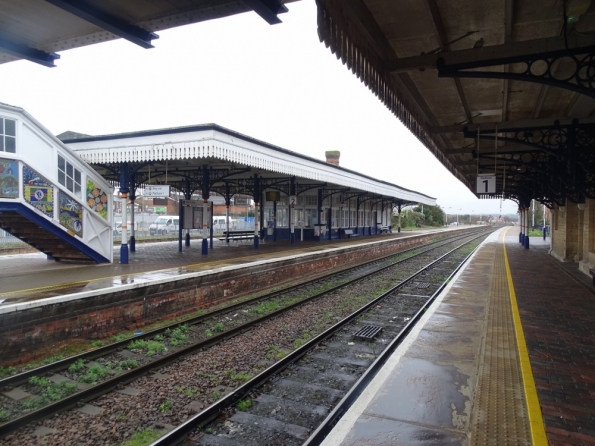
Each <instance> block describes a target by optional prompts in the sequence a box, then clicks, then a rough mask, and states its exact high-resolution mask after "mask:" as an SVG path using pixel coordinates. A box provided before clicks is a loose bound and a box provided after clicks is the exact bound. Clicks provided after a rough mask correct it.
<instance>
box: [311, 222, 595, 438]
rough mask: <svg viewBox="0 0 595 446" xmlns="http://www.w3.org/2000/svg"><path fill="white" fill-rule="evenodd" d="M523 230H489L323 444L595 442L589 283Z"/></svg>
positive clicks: (593, 301) (594, 326) (594, 309)
mask: <svg viewBox="0 0 595 446" xmlns="http://www.w3.org/2000/svg"><path fill="white" fill-rule="evenodd" d="M504 234H506V235H504ZM530 240H531V242H532V246H531V249H529V250H527V249H524V248H523V247H522V246H521V245H520V244H519V243H518V227H511V228H508V229H504V230H502V231H499V232H498V233H497V234H494V235H493V236H492V237H490V239H488V240H487V241H486V242H485V243H484V244H483V245H482V247H481V248H480V249H479V250H478V251H477V253H476V254H475V255H474V257H473V258H472V259H471V261H470V262H469V263H468V264H467V266H466V267H465V269H464V270H462V271H461V272H460V273H459V274H458V277H457V278H456V280H454V281H453V282H451V285H450V286H449V287H448V288H447V289H446V290H445V291H444V292H443V293H442V294H441V295H440V296H439V298H438V299H437V300H436V301H435V302H434V304H433V305H432V307H431V309H429V310H428V311H427V312H426V314H425V315H424V317H423V320H422V321H421V323H420V324H419V325H418V326H417V327H416V328H415V330H414V331H413V332H412V333H411V335H410V336H409V337H408V338H407V340H406V342H405V343H404V344H403V345H401V346H400V348H399V349H398V350H397V351H396V352H395V353H394V355H393V356H392V357H391V359H390V360H389V361H388V362H387V364H386V366H385V367H384V368H383V369H382V371H381V372H379V374H378V375H377V376H376V377H375V379H374V381H373V382H372V384H371V385H370V386H369V387H368V388H367V389H366V390H365V391H364V393H363V394H362V395H361V396H360V398H359V399H358V401H357V403H356V404H355V405H353V406H352V407H351V409H350V410H349V411H348V412H347V413H346V414H345V416H344V417H343V418H342V419H341V420H340V421H339V423H338V424H337V426H336V427H335V429H334V430H333V431H332V432H331V434H330V435H329V436H328V437H327V438H326V440H325V441H324V443H323V445H325V446H331V445H332V446H338V445H343V446H347V445H367V446H373V445H408V446H415V445H429V444H431V445H531V444H533V445H547V444H550V445H558V446H561V445H595V421H594V420H595V402H594V400H595V374H594V373H593V365H594V361H595V323H594V322H595V295H594V294H595V293H594V291H593V288H592V287H591V286H590V285H589V282H590V280H589V278H588V277H587V276H585V275H584V274H582V273H580V272H578V268H577V267H576V264H574V265H572V264H562V263H560V262H558V261H557V260H555V259H553V258H552V257H551V256H550V255H548V249H549V239H548V240H546V241H545V242H544V241H543V240H542V239H540V238H534V237H532V238H531V239H530ZM504 241H505V242H506V254H505V250H504ZM506 258H508V263H509V265H510V270H509V268H508V265H507V260H506ZM509 271H511V274H510V273H509ZM510 282H512V284H513V287H512V292H511V288H509V283H510ZM515 296H516V300H517V302H518V311H517V310H516V307H517V306H516V305H515V304H514V300H515ZM519 314H520V317H519ZM520 326H522V332H521V330H520ZM523 333H524V339H526V342H525V341H524V339H523ZM523 346H526V347H525V348H523ZM527 352H528V355H527ZM548 442H549V443H548Z"/></svg>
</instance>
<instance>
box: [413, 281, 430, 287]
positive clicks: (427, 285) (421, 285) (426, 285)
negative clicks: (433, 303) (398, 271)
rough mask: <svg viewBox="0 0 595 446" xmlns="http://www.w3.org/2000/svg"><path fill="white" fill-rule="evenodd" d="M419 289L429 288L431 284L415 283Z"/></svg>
mask: <svg viewBox="0 0 595 446" xmlns="http://www.w3.org/2000/svg"><path fill="white" fill-rule="evenodd" d="M415 286H416V287H417V288H429V287H430V282H415Z"/></svg>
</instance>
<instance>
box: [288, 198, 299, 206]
mask: <svg viewBox="0 0 595 446" xmlns="http://www.w3.org/2000/svg"><path fill="white" fill-rule="evenodd" d="M296 202H297V200H296V196H295V195H291V196H290V197H289V205H290V206H291V207H292V208H293V207H295V204H296Z"/></svg>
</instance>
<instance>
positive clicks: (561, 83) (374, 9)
mask: <svg viewBox="0 0 595 446" xmlns="http://www.w3.org/2000/svg"><path fill="white" fill-rule="evenodd" d="M286 3H288V1H286V0H242V1H239V0H238V1H233V0H210V1H205V0H175V1H171V0H151V1H149V0H131V1H127V2H117V1H115V0H106V1H99V0H78V1H75V0H21V1H18V2H15V1H12V0H0V11H2V14H0V63H2V62H8V61H11V60H15V59H22V58H24V59H28V60H30V61H33V62H37V63H41V64H44V65H47V66H53V61H54V60H55V59H56V58H58V57H59V55H57V54H56V53H55V52H56V51H61V50H65V49H69V48H74V47H78V46H83V45H89V44H93V43H99V42H102V41H106V40H110V39H115V38H119V37H121V38H124V39H127V40H129V41H130V42H132V43H134V44H138V45H140V46H143V47H145V48H149V47H151V41H152V40H154V39H156V38H157V37H158V36H157V35H156V34H155V33H156V32H158V31H159V30H162V29H165V28H171V27H175V26H181V25H185V24H189V23H195V22H200V21H204V20H210V19H217V18H222V17H225V16H229V15H233V14H238V13H243V12H249V11H255V12H256V13H257V14H259V15H260V16H261V17H262V18H263V19H265V20H266V21H267V22H268V23H271V24H274V23H279V22H280V21H281V20H280V19H279V15H281V17H282V13H284V12H286V11H287V8H286V6H285V4H286ZM316 4H317V6H318V34H319V38H320V40H321V41H322V42H323V43H324V44H325V45H326V46H328V47H329V48H330V50H331V51H332V52H333V53H334V55H335V56H336V57H337V58H339V59H341V61H342V62H343V63H344V64H345V66H346V67H347V68H348V69H349V70H351V71H353V73H354V74H355V75H356V76H358V77H359V78H360V79H361V80H362V81H363V82H364V83H365V84H366V85H367V86H368V87H369V88H370V90H371V91H372V92H373V94H375V95H377V96H378V97H379V99H380V100H381V101H383V102H384V103H385V105H386V106H387V107H388V108H389V109H390V110H391V111H392V112H393V113H394V114H395V115H396V116H397V117H398V119H400V120H401V121H402V122H403V123H404V124H405V126H406V127H407V128H409V130H410V131H411V132H412V133H413V134H414V135H415V136H417V138H418V139H419V140H420V141H421V142H422V143H423V144H424V145H425V146H426V147H427V148H428V149H429V150H430V151H431V152H432V153H433V154H434V155H435V156H436V157H437V158H438V159H439V160H440V161H441V162H442V163H443V164H444V166H446V168H447V169H448V170H450V171H451V172H452V173H453V175H455V176H456V177H457V178H458V179H459V180H461V181H462V182H463V183H464V184H465V185H466V186H467V187H468V188H469V189H470V190H471V191H473V192H474V193H476V194H477V195H478V196H479V197H485V198H494V197H505V198H510V199H512V200H515V201H517V202H518V203H519V204H525V205H526V204H527V203H528V201H529V199H531V198H536V199H538V200H540V201H542V202H543V203H545V204H546V205H548V206H550V207H552V206H553V205H554V204H558V205H560V206H562V205H564V204H565V202H566V200H570V201H572V202H577V203H581V202H584V200H585V198H591V199H595V151H594V150H593V149H594V148H595V147H594V145H595V117H594V116H593V112H594V110H595V74H594V73H595V7H594V5H593V4H592V0H559V1H551V2H546V3H544V2H543V1H539V0H523V1H515V0H502V1H499V2H486V1H480V0H452V1H451V0H449V1H445V0H419V1H411V0H316ZM480 175H493V179H494V182H493V183H494V190H493V191H490V192H489V193H482V191H481V190H478V189H477V186H476V184H477V183H476V182H477V179H478V177H479V176H480Z"/></svg>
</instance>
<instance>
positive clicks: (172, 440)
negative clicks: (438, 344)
mask: <svg viewBox="0 0 595 446" xmlns="http://www.w3.org/2000/svg"><path fill="white" fill-rule="evenodd" d="M484 235H485V233H482V234H480V235H479V236H477V237H475V238H473V239H472V240H469V241H467V242H465V243H463V244H462V245H459V246H457V247H456V248H453V249H452V250H450V251H448V252H447V253H445V254H444V255H442V256H440V257H439V258H438V259H436V260H434V261H432V262H430V263H429V264H427V265H425V266H424V267H423V268H421V269H420V270H418V271H417V272H415V273H413V274H412V275H411V276H409V277H408V278H406V279H405V280H403V281H401V282H400V283H399V284H397V285H395V286H394V287H392V288H391V289H389V290H388V291H386V292H384V293H382V294H381V295H380V296H378V297H376V298H375V299H373V300H372V301H370V302H369V303H367V304H366V305H364V306H362V307H361V308H359V309H358V310H356V311H355V312H354V313H352V314H351V315H349V316H347V317H346V318H344V319H343V320H341V321H339V322H337V323H336V324H335V325H333V326H332V327H330V328H329V329H327V330H326V331H324V332H322V333H321V334H319V335H318V336H316V337H314V338H313V339H311V340H310V341H308V342H306V343H305V344H304V345H302V346H301V347H299V348H298V349H296V350H294V351H293V352H291V353H289V354H288V355H287V356H285V357H284V358H282V359H281V360H279V361H278V362H276V363H275V364H273V365H271V366H270V367H269V368H268V369H266V370H264V371H262V372H261V373H260V374H258V375H257V376H255V377H254V378H252V379H251V380H249V381H247V382H246V383H244V384H243V385H242V386H240V387H238V388H237V389H236V390H235V391H233V392H231V393H230V394H228V395H226V396H225V397H223V398H222V399H220V400H219V401H217V402H215V403H214V404H212V405H211V406H209V407H207V408H206V409H205V410H203V411H202V412H200V413H198V414H196V415H195V416H193V417H192V418H190V419H188V420H186V421H185V422H184V423H182V424H181V425H179V426H178V427H176V428H175V429H173V430H172V431H170V432H168V433H167V434H165V435H164V436H162V437H161V438H159V439H157V440H156V441H154V442H153V443H151V444H150V446H166V445H176V444H179V443H180V442H182V441H184V439H185V438H186V437H187V435H188V434H190V433H191V432H192V431H193V430H195V429H196V428H198V427H202V426H204V425H205V424H207V423H209V422H210V421H212V420H214V419H215V418H217V417H218V416H219V415H220V414H221V413H222V412H223V411H224V410H225V409H227V408H228V407H231V406H232V405H233V404H235V403H237V402H238V401H240V400H241V399H243V398H245V397H246V396H247V395H248V394H249V393H250V392H251V391H252V390H253V389H255V388H257V387H259V386H261V385H262V384H264V383H265V382H266V381H267V380H269V379H270V378H271V377H273V376H274V375H276V374H277V373H279V372H280V371H282V370H283V369H285V368H286V367H287V366H288V365H289V364H291V363H293V362H295V361H297V360H298V359H300V358H301V357H302V356H304V355H306V354H307V353H308V352H309V351H310V350H312V349H313V348H314V347H315V346H317V345H318V344H320V343H321V342H322V341H324V340H325V339H327V338H329V337H330V336H332V335H333V334H334V333H336V332H337V331H338V330H339V329H341V328H342V327H343V326H345V325H347V324H348V323H350V322H352V321H353V320H354V319H355V318H357V317H358V316H360V315H361V314H363V313H365V312H366V311H368V310H369V309H370V308H372V307H374V306H375V305H377V304H378V303H379V302H381V301H382V300H383V299H385V298H386V297H387V296H389V295H391V294H392V293H394V292H395V291H397V290H398V289H399V288H402V287H404V286H405V285H406V284H408V283H409V282H411V281H412V280H413V279H415V278H416V277H417V276H419V275H420V274H422V273H423V272H424V271H426V270H428V269H429V268H431V267H432V266H434V265H435V264H437V263H439V262H441V261H442V260H444V259H445V258H446V257H448V256H450V255H451V254H452V253H454V252H455V251H457V250H459V249H460V248H462V247H463V246H465V245H467V244H468V243H471V242H472V241H474V240H476V239H477V238H480V237H483V236H484ZM476 249H477V248H476ZM473 252H475V250H474V251H473ZM473 252H472V253H470V254H469V255H468V256H466V257H465V260H464V261H463V262H462V263H461V264H459V265H458V266H457V267H456V270H457V271H458V270H459V269H460V268H461V266H462V264H464V262H466V261H467V259H468V258H469V257H470V256H471V255H472V254H473ZM454 274H455V273H453V274H451V275H449V277H448V278H447V279H446V281H444V283H443V284H442V285H441V286H440V288H439V291H441V290H442V289H443V288H444V286H446V283H447V281H448V280H449V279H450V278H451V277H452V276H453V275H454ZM439 291H437V292H436V293H434V295H437V293H438V292H439ZM434 295H432V296H431V297H430V299H434V298H435V297H434ZM426 307H427V302H426V305H424V307H423V308H426ZM421 314H423V309H422V310H420V311H418V312H417V313H416V315H415V316H414V317H413V318H412V319H411V321H409V323H408V324H407V325H406V326H405V327H404V328H403V330H401V332H400V333H399V335H397V338H398V341H393V342H391V344H389V347H391V346H393V345H394V346H395V348H396V345H398V343H400V342H402V339H403V338H404V337H405V336H406V335H407V333H409V331H410V330H411V328H412V327H413V325H414V324H413V322H412V321H414V320H415V321H418V320H419V318H420V315H421ZM389 347H387V349H388V348H389ZM387 349H385V350H384V351H383V353H382V354H381V356H382V357H383V358H384V361H386V358H387V357H388V353H385V352H386V351H387ZM382 364H383V363H380V362H379V361H378V360H376V361H375V362H374V363H373V364H372V366H371V367H375V371H374V374H376V372H377V371H378V370H379V369H380V367H381V365H382ZM372 377H373V375H370V376H368V378H369V379H371V378H372ZM362 378H363V377H362ZM362 378H360V379H359V380H358V382H357V383H356V386H357V385H358V384H359V386H358V389H359V393H361V390H363V388H364V387H365V386H363V384H360V382H361V381H362ZM362 386H363V387H362ZM353 395H354V397H355V395H356V394H355V393H354V394H353ZM334 412H335V411H333V412H332V413H334ZM332 413H331V414H332ZM331 414H329V417H330V415H331ZM335 419H336V418H335V417H333V420H335Z"/></svg>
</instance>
